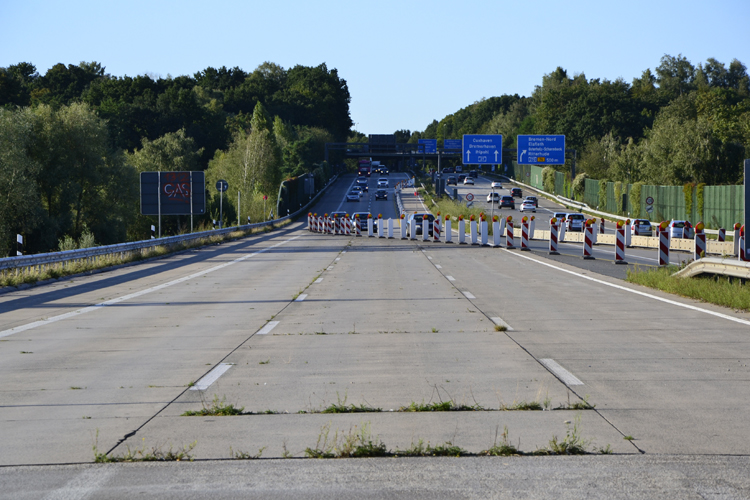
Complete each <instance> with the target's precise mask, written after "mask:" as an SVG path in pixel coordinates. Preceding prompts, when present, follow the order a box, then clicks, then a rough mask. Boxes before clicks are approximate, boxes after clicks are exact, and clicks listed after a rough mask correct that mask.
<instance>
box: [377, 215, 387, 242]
mask: <svg viewBox="0 0 750 500" xmlns="http://www.w3.org/2000/svg"><path fill="white" fill-rule="evenodd" d="M383 222H385V221H384V220H383V215H382V214H378V238H384V236H383Z"/></svg>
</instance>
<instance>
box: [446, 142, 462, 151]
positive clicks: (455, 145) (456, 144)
mask: <svg viewBox="0 0 750 500" xmlns="http://www.w3.org/2000/svg"><path fill="white" fill-rule="evenodd" d="M443 149H455V150H456V151H459V150H460V149H461V139H445V140H444V141H443Z"/></svg>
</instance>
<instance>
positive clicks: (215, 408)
mask: <svg viewBox="0 0 750 500" xmlns="http://www.w3.org/2000/svg"><path fill="white" fill-rule="evenodd" d="M226 399H227V398H226V396H224V397H223V398H221V399H219V396H218V395H214V399H213V401H212V402H211V403H210V404H208V405H207V404H206V403H205V402H204V403H203V408H201V409H200V410H188V411H186V412H185V413H183V414H182V415H180V416H182V417H233V416H235V415H243V414H244V413H243V412H244V411H245V407H244V406H243V407H240V408H237V407H236V406H234V405H233V404H232V403H229V404H227V402H226Z"/></svg>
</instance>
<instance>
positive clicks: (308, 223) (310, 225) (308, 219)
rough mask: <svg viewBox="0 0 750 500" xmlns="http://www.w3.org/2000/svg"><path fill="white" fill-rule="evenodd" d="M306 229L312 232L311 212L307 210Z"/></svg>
mask: <svg viewBox="0 0 750 500" xmlns="http://www.w3.org/2000/svg"><path fill="white" fill-rule="evenodd" d="M307 230H308V231H310V232H312V230H313V225H312V212H307Z"/></svg>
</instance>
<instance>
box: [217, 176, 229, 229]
mask: <svg viewBox="0 0 750 500" xmlns="http://www.w3.org/2000/svg"><path fill="white" fill-rule="evenodd" d="M227 189H229V184H228V183H227V181H225V180H224V179H219V180H218V181H216V190H217V191H218V192H219V229H221V228H222V227H224V191H226V190H227ZM230 203H231V202H230Z"/></svg>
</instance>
